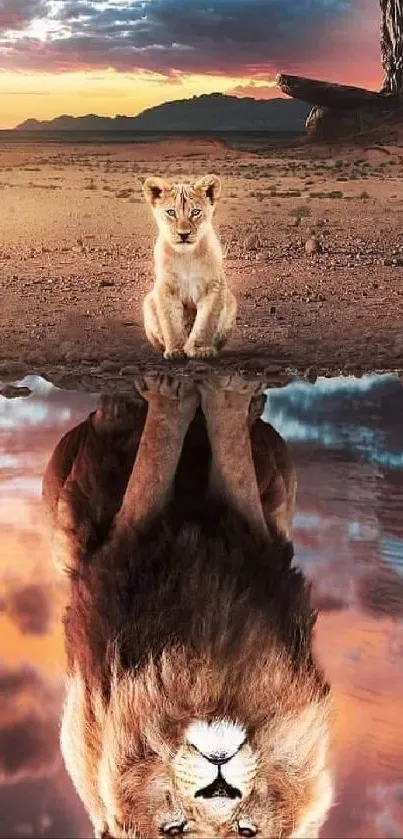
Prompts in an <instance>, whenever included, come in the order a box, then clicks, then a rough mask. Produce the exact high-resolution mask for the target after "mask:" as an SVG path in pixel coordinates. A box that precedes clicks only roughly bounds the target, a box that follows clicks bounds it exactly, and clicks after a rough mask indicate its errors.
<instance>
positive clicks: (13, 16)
mask: <svg viewBox="0 0 403 839" xmlns="http://www.w3.org/2000/svg"><path fill="white" fill-rule="evenodd" d="M47 10H48V2H47V0H0V32H4V31H5V30H7V29H24V28H25V26H26V25H27V24H28V23H29V22H30V21H31V20H33V18H38V17H43V16H44V15H45V14H47Z"/></svg>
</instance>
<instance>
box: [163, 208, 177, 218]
mask: <svg viewBox="0 0 403 839" xmlns="http://www.w3.org/2000/svg"><path fill="white" fill-rule="evenodd" d="M165 212H166V214H167V216H169V218H176V210H165Z"/></svg>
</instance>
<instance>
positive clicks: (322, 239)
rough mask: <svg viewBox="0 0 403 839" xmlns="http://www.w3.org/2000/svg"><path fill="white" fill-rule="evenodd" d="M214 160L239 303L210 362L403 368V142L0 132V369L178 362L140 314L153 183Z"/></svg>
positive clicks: (122, 373) (82, 373)
mask: <svg viewBox="0 0 403 839" xmlns="http://www.w3.org/2000/svg"><path fill="white" fill-rule="evenodd" d="M211 171H213V172H216V173H217V174H219V175H220V176H221V178H222V181H223V195H222V199H221V201H220V203H219V206H218V209H217V213H216V224H217V228H218V230H219V233H220V236H221V240H222V242H223V245H224V247H225V252H226V271H227V275H228V279H229V283H230V285H231V287H232V288H233V290H234V292H235V294H236V295H237V298H238V301H239V315H238V323H237V328H236V331H235V334H234V335H233V338H232V340H231V342H230V344H229V345H228V348H227V349H226V350H225V351H224V352H223V353H222V355H221V356H220V358H219V360H217V361H214V362H213V363H212V365H210V366H213V367H217V366H219V367H221V368H223V369H224V368H228V369H229V368H231V369H233V368H234V367H236V368H238V369H240V370H245V371H249V372H250V371H252V370H254V371H255V372H258V373H259V374H262V375H265V377H266V378H268V377H273V378H274V380H276V378H277V379H278V381H281V380H284V381H285V380H286V379H287V378H289V377H292V376H294V375H296V374H299V375H302V376H308V377H309V378H311V379H313V380H314V379H315V377H316V376H317V375H330V374H337V373H339V372H343V373H355V374H358V375H359V374H360V373H363V372H368V371H386V370H398V371H400V372H401V371H402V370H403V324H402V312H403V306H402V304H403V236H402V221H403V142H402V146H400V145H399V144H398V143H396V144H395V145H387V144H385V145H377V146H371V145H368V144H367V145H366V147H364V148H363V147H358V146H356V147H350V148H344V149H340V148H337V147H334V148H331V147H326V148H320V147H313V146H309V145H306V144H303V143H302V142H301V143H300V144H299V145H296V144H295V143H294V144H288V145H283V146H282V145H281V143H279V142H278V143H277V144H276V145H269V144H267V145H266V146H263V145H262V146H261V147H256V148H255V150H254V151H251V150H247V149H245V147H242V148H236V147H233V146H231V144H226V143H224V142H220V141H218V140H208V139H197V138H189V139H186V140H185V139H180V138H179V139H178V138H176V139H171V140H165V141H164V142H152V143H145V142H141V143H132V144H128V143H124V144H109V145H106V144H97V145H88V144H83V145H80V146H79V145H74V144H71V143H55V142H53V143H52V142H41V141H40V137H39V138H38V141H37V142H36V143H33V144H27V143H25V144H24V143H17V142H14V143H10V141H9V140H8V141H7V142H4V141H3V142H2V143H0V202H1V204H0V206H1V216H0V299H1V311H0V379H1V380H3V381H4V380H6V381H10V380H15V379H17V378H21V376H22V375H24V374H25V373H28V372H29V373H41V374H44V375H45V376H48V377H49V378H51V379H52V380H53V381H54V382H55V383H56V384H59V385H60V386H64V387H75V386H79V387H83V388H85V389H94V390H99V389H105V388H108V389H110V390H112V391H113V390H122V389H123V390H124V389H127V386H128V384H129V382H130V381H131V380H132V379H133V375H134V374H135V373H136V372H140V371H141V370H144V368H145V367H147V368H148V369H155V370H160V369H162V368H165V369H167V366H168V362H165V361H163V359H162V358H160V355H159V354H158V353H157V352H156V351H155V350H153V349H152V348H151V347H149V345H148V344H147V341H146V339H145V335H144V331H143V326H142V317H141V310H142V300H143V297H144V295H145V293H146V292H147V290H148V289H149V288H150V287H151V284H152V280H153V265H152V245H153V240H154V237H155V229H154V222H153V219H152V217H151V213H150V211H149V208H148V207H147V206H146V205H145V202H144V200H143V197H142V192H141V184H142V181H143V179H144V178H145V177H147V176H148V175H150V174H159V175H164V176H167V177H171V178H173V179H181V178H184V179H190V178H192V177H196V176H200V175H202V174H206V173H207V172H211ZM200 366H202V367H203V369H204V368H205V367H206V364H204V363H203V365H200V364H197V363H196V362H186V361H185V362H183V363H177V364H176V365H175V370H176V371H177V370H179V369H180V370H182V371H183V372H185V371H186V370H189V371H194V370H195V368H196V369H199V368H200ZM171 369H172V370H173V368H172V365H171Z"/></svg>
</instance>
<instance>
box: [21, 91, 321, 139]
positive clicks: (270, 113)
mask: <svg viewBox="0 0 403 839" xmlns="http://www.w3.org/2000/svg"><path fill="white" fill-rule="evenodd" d="M309 110H310V106H309V105H305V103H304V102H298V101H297V100H295V99H268V100H267V99H251V98H244V99H239V98H238V97H237V96H227V95H226V94H223V93H211V94H203V95H202V96H194V97H193V98H192V99H182V100H177V101H175V102H164V104H163V105H157V106H156V107H155V108H148V109H147V110H146V111H143V112H142V113H141V114H139V115H138V116H136V117H126V116H119V115H118V116H116V117H99V116H97V115H96V114H88V115H87V116H83V117H71V116H67V115H63V116H60V117H56V119H52V120H45V121H43V122H40V121H38V120H36V119H27V120H25V122H22V123H21V124H20V125H17V127H16V129H15V130H16V131H57V132H64V131H86V132H91V133H92V132H97V131H98V132H100V133H103V132H107V131H116V132H118V131H128V132H130V131H133V132H135V131H190V132H195V131H207V132H208V131H211V132H223V131H239V132H245V131H303V130H304V124H305V119H306V117H307V115H308V112H309Z"/></svg>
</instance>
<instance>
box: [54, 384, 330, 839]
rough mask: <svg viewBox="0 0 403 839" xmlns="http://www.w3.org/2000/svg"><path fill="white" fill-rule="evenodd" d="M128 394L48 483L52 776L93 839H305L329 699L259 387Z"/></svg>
mask: <svg viewBox="0 0 403 839" xmlns="http://www.w3.org/2000/svg"><path fill="white" fill-rule="evenodd" d="M137 388H138V391H139V393H140V394H141V396H142V399H141V400H140V399H137V400H136V401H134V400H132V401H131V402H129V401H123V400H119V399H116V398H115V399H114V398H112V397H111V398H108V399H103V401H102V404H101V406H100V407H99V408H98V409H97V411H95V412H93V413H92V414H90V416H89V417H88V418H87V419H86V420H85V421H84V422H82V423H81V424H80V425H78V426H76V427H75V428H73V429H72V430H71V431H70V432H69V433H68V434H67V435H65V436H64V437H63V438H62V440H61V441H60V442H59V444H58V445H57V447H56V449H55V451H54V452H53V454H52V457H51V459H50V462H49V465H48V467H47V469H46V472H45V476H44V483H43V487H44V500H45V503H46V507H47V510H48V514H49V519H50V525H51V527H50V529H51V533H52V539H53V558H54V561H55V563H56V565H57V566H58V568H59V569H61V570H63V571H66V572H67V575H68V579H69V593H68V610H67V613H66V618H65V637H66V652H67V663H68V676H69V680H68V691H67V701H66V706H65V711H64V715H63V722H62V729H61V744H62V753H63V756H64V760H65V763H66V767H67V769H68V771H69V774H70V776H71V778H72V780H73V782H74V784H75V786H76V789H77V791H78V792H79V794H80V797H81V799H82V801H83V803H84V805H85V808H86V810H87V812H88V814H89V816H90V819H91V822H92V825H93V827H94V831H95V835H96V836H102V837H105V836H108V837H115V839H118V837H127V836H135V835H136V836H139V835H140V836H144V837H155V836H158V835H160V834H165V835H168V836H170V835H179V834H184V833H186V834H187V835H189V836H203V837H208V836H211V837H217V836H255V835H257V834H258V833H259V834H260V835H263V836H273V837H275V836H277V837H280V836H288V837H292V836H293V837H299V836H308V835H309V836H312V837H314V836H317V835H318V830H319V828H320V827H321V825H322V823H323V822H324V820H325V817H326V815H327V811H328V808H329V805H330V803H331V800H332V779H331V775H330V771H329V768H328V726H329V715H330V707H331V703H330V697H329V687H328V685H327V683H326V681H325V679H324V676H323V674H322V672H321V670H320V669H319V668H318V666H317V665H316V663H315V661H314V659H313V656H312V628H313V625H314V622H315V619H314V613H313V611H312V609H311V606H310V601H309V590H308V588H307V586H306V583H305V579H304V577H303V575H302V573H301V572H300V571H299V570H297V569H296V568H295V567H291V559H292V543H291V542H290V536H291V521H292V517H293V512H294V503H295V490H296V481H295V472H294V468H293V464H292V461H291V459H290V457H289V454H288V450H287V447H286V444H285V443H284V441H283V439H282V438H281V437H280V435H279V434H278V433H277V432H276V431H275V430H274V428H273V427H272V426H271V425H269V424H268V423H265V422H263V421H262V420H261V419H259V415H260V414H261V412H262V408H263V404H262V398H261V397H262V394H261V392H258V393H256V384H255V385H253V384H251V385H249V384H247V383H245V382H244V381H243V380H241V379H237V378H236V377H235V378H233V379H231V380H229V381H227V380H224V382H223V381H222V380H221V379H219V378H216V379H214V378H210V379H209V380H207V381H202V382H200V383H198V384H195V383H193V381H191V380H187V379H182V380H180V379H179V380H175V379H174V380H171V379H169V378H168V377H154V378H148V379H145V380H144V381H141V382H140V383H137Z"/></svg>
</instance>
